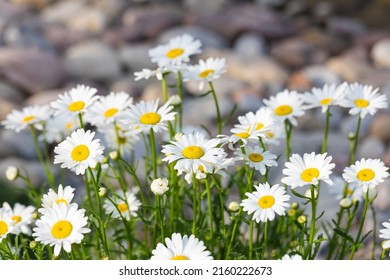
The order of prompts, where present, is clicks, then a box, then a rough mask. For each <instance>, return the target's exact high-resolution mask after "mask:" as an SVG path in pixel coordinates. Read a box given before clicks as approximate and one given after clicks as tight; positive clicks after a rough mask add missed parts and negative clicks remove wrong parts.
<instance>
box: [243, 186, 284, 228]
mask: <svg viewBox="0 0 390 280" xmlns="http://www.w3.org/2000/svg"><path fill="white" fill-rule="evenodd" d="M254 187H255V188H256V191H254V192H252V193H246V194H245V195H246V196H247V197H248V198H247V199H244V200H243V201H242V202H241V204H240V205H241V206H242V207H243V210H244V211H245V212H247V213H248V214H249V215H250V214H252V213H253V217H252V219H253V220H254V221H256V222H257V223H259V222H260V221H261V222H263V223H265V222H266V221H273V220H274V219H275V216H276V215H275V213H276V214H278V215H279V216H284V215H285V213H286V209H287V208H288V207H289V206H290V204H289V203H288V202H287V201H289V200H290V196H289V195H287V194H286V190H285V188H284V187H283V186H279V185H278V184H276V185H273V186H272V187H271V186H270V185H269V184H268V183H265V184H259V185H258V186H254Z"/></svg>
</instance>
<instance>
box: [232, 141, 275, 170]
mask: <svg viewBox="0 0 390 280" xmlns="http://www.w3.org/2000/svg"><path fill="white" fill-rule="evenodd" d="M236 155H238V156H239V158H240V159H241V160H244V161H245V163H246V164H247V165H249V167H251V168H254V169H256V170H257V171H259V172H260V173H261V174H262V175H264V174H265V173H266V172H267V167H272V166H278V163H277V162H276V158H277V156H276V155H274V154H272V153H271V152H269V151H264V150H263V149H262V148H260V147H259V146H254V147H252V146H249V145H248V146H246V147H245V153H244V152H243V151H242V150H237V151H236Z"/></svg>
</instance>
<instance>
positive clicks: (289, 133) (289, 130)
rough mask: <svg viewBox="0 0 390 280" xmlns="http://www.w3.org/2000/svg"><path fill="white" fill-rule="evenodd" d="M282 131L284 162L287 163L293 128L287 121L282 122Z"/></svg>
mask: <svg viewBox="0 0 390 280" xmlns="http://www.w3.org/2000/svg"><path fill="white" fill-rule="evenodd" d="M284 129H285V131H286V160H287V161H288V160H289V159H290V155H291V136H292V132H293V126H292V125H291V123H290V122H289V121H288V120H285V121H284Z"/></svg>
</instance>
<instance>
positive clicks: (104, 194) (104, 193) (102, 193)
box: [99, 188, 108, 198]
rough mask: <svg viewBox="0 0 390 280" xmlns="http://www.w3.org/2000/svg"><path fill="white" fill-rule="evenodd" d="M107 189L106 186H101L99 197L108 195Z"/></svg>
mask: <svg viewBox="0 0 390 280" xmlns="http://www.w3.org/2000/svg"><path fill="white" fill-rule="evenodd" d="M107 192H108V191H107V189H106V188H99V197H102V198H103V197H106V195H107Z"/></svg>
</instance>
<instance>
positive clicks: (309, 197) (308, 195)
mask: <svg viewBox="0 0 390 280" xmlns="http://www.w3.org/2000/svg"><path fill="white" fill-rule="evenodd" d="M305 196H306V197H307V199H308V200H310V199H311V190H310V189H309V190H307V191H306V192H305ZM317 197H318V192H317V190H314V199H317Z"/></svg>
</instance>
